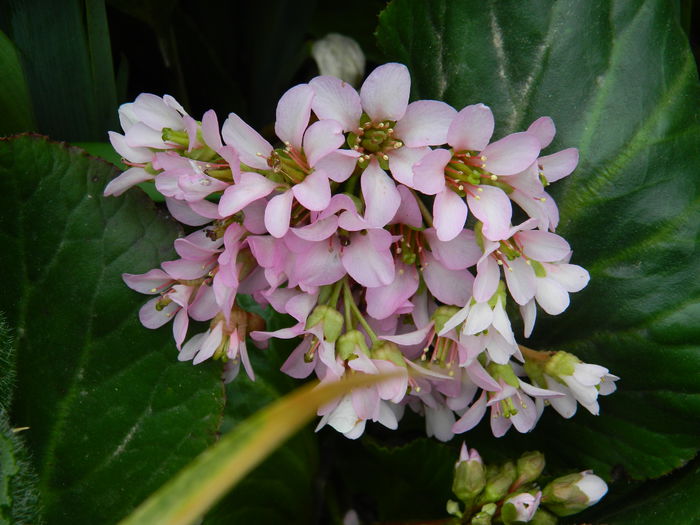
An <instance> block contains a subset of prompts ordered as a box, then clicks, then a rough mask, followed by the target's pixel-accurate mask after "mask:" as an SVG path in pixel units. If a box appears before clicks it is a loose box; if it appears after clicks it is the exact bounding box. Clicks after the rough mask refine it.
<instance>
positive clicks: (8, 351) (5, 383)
mask: <svg viewBox="0 0 700 525" xmlns="http://www.w3.org/2000/svg"><path fill="white" fill-rule="evenodd" d="M14 386H15V351H14V339H13V338H12V334H11V333H10V329H9V327H8V326H7V322H6V321H5V315H4V314H3V313H2V312H0V411H3V410H4V411H8V410H9V409H10V403H11V402H12V390H13V388H14Z"/></svg>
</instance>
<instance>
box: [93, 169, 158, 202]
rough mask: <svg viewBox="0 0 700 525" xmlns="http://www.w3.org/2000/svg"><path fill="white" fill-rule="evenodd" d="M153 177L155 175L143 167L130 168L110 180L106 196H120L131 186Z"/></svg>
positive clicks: (105, 192) (106, 188)
mask: <svg viewBox="0 0 700 525" xmlns="http://www.w3.org/2000/svg"><path fill="white" fill-rule="evenodd" d="M153 179H155V177H154V176H153V175H151V174H150V173H148V172H147V171H146V170H144V169H143V168H129V169H128V170H126V171H125V172H124V173H122V174H121V175H118V176H117V177H116V178H114V179H112V180H111V181H109V184H107V186H106V187H105V191H104V196H105V197H109V196H113V197H119V195H121V194H122V193H124V192H125V191H126V190H128V189H129V188H132V187H133V186H136V185H137V184H140V183H142V182H145V181H147V180H153Z"/></svg>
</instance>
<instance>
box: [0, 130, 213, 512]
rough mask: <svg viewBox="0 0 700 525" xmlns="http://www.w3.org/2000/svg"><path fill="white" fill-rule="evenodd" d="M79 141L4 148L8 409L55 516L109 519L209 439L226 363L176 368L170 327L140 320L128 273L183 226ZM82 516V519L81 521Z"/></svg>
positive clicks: (2, 261)
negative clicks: (11, 380) (10, 346)
mask: <svg viewBox="0 0 700 525" xmlns="http://www.w3.org/2000/svg"><path fill="white" fill-rule="evenodd" d="M117 173H118V172H117V171H116V170H115V169H114V168H113V167H112V166H110V165H109V164H107V163H105V162H103V161H101V160H98V159H94V158H90V157H88V156H87V155H86V154H85V153H84V152H82V151H81V150H79V149H77V148H71V147H68V146H65V145H61V144H54V143H50V142H48V141H47V140H45V139H43V138H40V137H33V136H23V137H18V138H15V139H10V140H4V141H2V142H0V243H2V246H3V250H2V253H1V255H0V269H1V271H2V273H3V275H4V276H5V279H6V280H7V282H6V284H5V285H4V286H3V293H2V294H0V310H4V311H6V312H7V317H8V321H9V323H10V325H11V326H14V327H16V334H17V346H16V351H17V379H16V384H17V386H16V392H15V396H14V401H13V410H12V413H11V418H12V422H13V424H14V425H16V426H27V427H30V428H29V430H27V431H25V432H24V436H25V438H26V440H27V444H28V446H29V448H30V450H31V452H32V456H33V458H32V459H33V461H34V464H35V467H36V470H37V473H38V476H39V480H40V484H39V488H40V490H41V493H42V497H43V499H44V506H45V510H46V517H47V519H48V521H50V522H51V523H78V522H80V523H106V522H109V523H113V522H114V521H115V520H116V519H118V518H119V517H120V516H123V515H124V514H126V513H127V512H129V511H130V510H131V508H133V507H134V506H135V505H136V504H138V503H139V502H140V501H141V500H142V499H143V498H144V497H145V496H147V495H148V494H149V493H151V492H152V491H153V490H155V489H156V488H157V487H159V486H160V485H161V484H162V483H163V482H164V481H165V480H167V479H168V478H169V477H170V475H171V474H173V473H174V472H176V471H177V470H178V469H179V468H180V467H181V466H182V465H183V464H185V463H187V462H188V461H189V460H190V459H191V458H192V457H194V456H195V455H196V454H197V453H199V452H200V451H201V450H202V449H204V448H205V447H206V446H207V445H208V444H209V443H211V442H212V441H213V440H214V437H215V432H216V430H217V428H218V425H219V422H220V418H221V413H222V406H223V389H222V387H221V383H220V380H219V373H220V371H219V368H218V367H217V366H215V365H213V364H207V365H204V366H200V367H195V368H193V367H191V366H190V365H188V364H182V363H178V362H177V360H176V350H175V348H174V346H173V343H172V341H171V336H170V334H169V331H170V330H169V328H167V327H166V328H163V329H161V330H159V331H150V330H147V329H145V328H143V327H142V326H141V325H140V323H139V322H138V319H137V311H138V308H139V306H140V305H141V304H142V303H143V302H144V297H143V296H140V295H139V294H136V293H134V292H132V291H130V290H128V289H127V288H126V287H125V286H124V284H123V283H122V281H121V277H120V274H121V273H122V272H124V271H128V272H132V273H138V272H143V271H146V270H148V269H150V268H152V267H155V266H157V265H158V264H159V262H160V261H162V260H164V259H166V258H167V257H168V256H170V255H171V249H172V248H171V246H172V240H173V238H174V237H175V236H176V235H177V233H178V231H177V229H176V227H175V226H174V224H173V223H172V222H170V221H168V220H166V219H164V218H163V217H162V216H160V215H159V213H158V212H157V211H156V209H155V207H154V205H153V204H152V203H151V202H150V201H149V200H148V199H147V198H146V197H145V196H144V195H143V194H141V193H140V192H138V190H136V191H132V192H129V194H127V195H125V196H123V197H121V198H119V199H114V198H103V197H102V191H103V188H104V186H105V184H106V183H107V181H108V180H109V179H110V178H111V177H113V176H115V175H116V174H117ZM76 520H79V521H76Z"/></svg>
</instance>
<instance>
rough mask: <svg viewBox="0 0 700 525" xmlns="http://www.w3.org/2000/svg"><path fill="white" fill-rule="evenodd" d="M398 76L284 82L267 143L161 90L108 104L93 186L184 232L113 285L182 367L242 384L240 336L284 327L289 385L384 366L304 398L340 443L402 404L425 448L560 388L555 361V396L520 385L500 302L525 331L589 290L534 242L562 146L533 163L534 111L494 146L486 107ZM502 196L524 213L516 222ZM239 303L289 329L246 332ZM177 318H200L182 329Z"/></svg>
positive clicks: (545, 219) (546, 219) (560, 257)
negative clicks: (105, 159) (111, 169)
mask: <svg viewBox="0 0 700 525" xmlns="http://www.w3.org/2000/svg"><path fill="white" fill-rule="evenodd" d="M410 84H411V79H410V76H409V72H408V70H407V68H406V67H405V66H403V65H401V64H395V63H391V64H386V65H383V66H381V67H379V68H377V69H375V70H374V71H373V72H372V73H371V74H370V75H369V76H368V78H367V79H366V80H365V82H364V84H363V85H362V87H361V89H360V91H359V93H358V92H357V91H356V90H355V89H354V88H352V87H351V86H350V85H348V84H346V83H344V82H343V81H341V80H339V79H337V78H335V77H329V76H320V77H316V78H314V79H312V80H311V81H310V82H309V83H308V84H301V85H298V86H295V87H293V88H291V89H290V90H289V91H287V92H286V93H285V94H284V95H283V96H282V98H281V100H280V101H279V104H278V106H277V113H276V122H275V128H274V129H275V133H276V135H277V138H278V139H279V142H277V141H275V142H274V143H271V142H269V141H268V140H267V139H265V138H264V137H262V136H261V135H260V134H259V133H257V132H256V131H255V130H254V129H253V128H251V127H250V126H249V125H248V124H246V123H245V122H244V121H243V120H242V119H241V118H240V117H239V116H238V115H236V114H233V113H232V114H230V115H229V116H228V118H227V119H226V120H225V121H224V123H223V126H221V128H220V127H219V123H218V120H217V116H216V114H215V113H214V112H213V111H208V112H207V113H205V114H204V116H203V118H202V120H201V121H197V120H195V119H194V118H192V117H191V116H190V115H188V114H187V113H186V112H185V110H184V109H183V108H182V107H181V106H180V105H179V104H178V103H177V102H176V101H175V100H174V99H173V98H172V97H169V96H165V97H163V98H160V97H157V96H155V95H151V94H142V95H139V97H137V98H136V100H135V101H134V102H133V103H129V104H124V105H123V106H122V107H121V108H120V111H119V116H120V119H121V123H122V127H123V129H124V134H123V135H121V134H118V133H113V132H111V133H110V138H111V141H112V144H113V146H114V147H115V149H116V150H117V151H118V152H119V154H121V155H122V157H123V158H124V159H125V162H126V163H127V164H129V165H130V166H131V167H130V169H128V170H127V171H125V172H124V173H123V174H121V175H120V176H119V177H117V178H115V179H114V180H113V181H111V182H110V184H109V185H108V186H107V188H106V190H105V194H106V195H119V194H121V193H122V192H124V191H125V190H127V189H128V188H130V187H132V186H134V185H136V184H138V183H141V182H144V181H153V182H154V183H155V187H156V189H157V190H158V191H159V192H160V193H162V194H163V195H164V196H165V200H166V203H167V206H168V209H169V210H170V212H171V214H172V215H173V216H174V217H175V218H176V219H177V220H179V221H180V222H182V223H184V224H185V225H188V226H192V227H195V228H199V229H195V230H194V231H193V232H192V233H190V234H189V235H187V236H186V237H183V238H181V239H177V240H176V241H175V250H176V252H177V254H178V256H179V258H178V259H176V260H173V261H166V262H163V263H162V265H161V268H158V269H154V270H151V271H149V272H147V273H145V274H142V275H130V274H125V275H124V280H125V281H126V283H127V285H128V286H130V287H131V288H133V289H134V290H136V291H138V292H141V293H146V294H151V295H153V296H154V297H153V299H151V300H150V301H149V302H147V303H146V304H145V305H144V306H143V308H142V309H141V312H140V318H141V321H142V323H143V324H144V325H145V326H147V327H149V328H157V327H160V326H162V325H164V324H165V323H167V322H168V321H170V320H172V321H173V333H174V338H175V343H176V345H177V348H178V349H179V351H180V354H179V356H180V359H181V360H192V361H193V363H194V364H197V363H200V362H202V361H204V360H206V359H210V358H215V359H221V360H223V361H224V362H225V363H226V377H227V379H228V380H230V379H232V378H233V377H234V376H235V374H236V373H237V371H238V368H239V364H240V363H241V362H242V363H243V366H244V368H245V369H246V371H247V373H248V375H249V376H250V377H251V378H253V377H254V376H253V370H252V368H251V366H250V361H249V359H248V349H247V347H246V337H247V336H250V337H251V338H252V339H253V341H255V342H256V343H257V344H258V345H265V344H266V342H267V340H268V339H270V338H280V339H287V338H300V343H299V345H298V346H297V347H296V349H295V350H294V351H293V352H292V353H291V355H290V356H289V358H288V359H287V361H286V363H285V364H284V366H283V367H282V370H283V371H284V372H286V373H287V374H289V375H291V376H293V377H297V378H305V377H308V376H309V375H311V374H315V375H316V376H317V377H318V378H319V379H320V380H321V382H327V381H337V380H341V379H342V378H343V377H346V376H348V375H352V374H378V373H382V372H387V371H395V372H397V373H398V378H396V379H393V380H389V381H385V382H384V383H381V384H379V385H378V386H374V387H367V388H363V389H358V390H355V391H353V392H352V393H351V394H348V395H347V396H345V397H344V398H342V399H340V400H338V401H337V402H335V403H332V404H331V405H328V406H325V407H322V409H321V410H320V411H319V415H321V416H322V419H321V422H320V425H319V427H321V426H323V425H326V424H327V425H330V426H332V427H334V428H335V429H336V430H338V431H340V432H342V433H343V434H345V435H346V436H348V437H351V438H354V437H357V436H359V435H361V434H362V432H363V431H364V428H365V424H366V422H367V421H378V422H380V423H381V424H383V425H384V426H386V427H389V428H396V426H397V424H398V420H399V419H400V418H401V416H402V414H403V410H404V408H405V407H406V406H409V407H410V408H411V409H413V410H415V411H417V412H419V413H423V414H425V418H426V425H427V431H428V434H430V435H435V436H436V437H438V438H439V439H442V440H447V439H450V438H451V437H452V436H453V434H454V433H459V432H464V431H466V430H468V429H470V428H472V427H474V426H475V425H476V424H477V423H478V422H479V420H481V418H482V417H483V416H484V414H485V413H486V410H487V408H488V409H490V418H491V426H492V429H493V432H494V434H495V435H496V436H501V435H503V434H504V433H505V432H506V431H507V430H508V429H509V428H510V427H511V425H512V426H515V428H516V429H517V430H518V431H520V432H527V431H529V430H531V429H532V428H533V427H534V425H535V423H536V421H537V419H538V418H539V417H540V415H541V413H542V410H543V408H544V402H543V401H544V400H546V399H554V398H562V397H566V398H570V399H572V400H574V399H575V397H576V393H575V392H574V391H572V390H570V388H569V386H567V383H566V382H565V381H563V380H561V379H560V378H559V377H557V376H556V374H555V372H551V371H550V372H549V375H548V376H547V377H548V379H547V380H549V381H554V382H556V388H555V389H553V388H549V387H548V384H547V383H546V380H545V379H543V376H542V375H541V374H540V375H538V374H534V376H535V377H531V378H530V382H526V381H525V380H523V379H522V378H527V376H528V374H529V372H528V371H527V370H528V367H527V366H525V367H523V366H521V365H522V364H523V363H525V365H527V356H523V353H522V352H521V350H520V347H519V345H518V344H517V343H516V339H515V336H514V333H513V330H512V328H511V322H510V319H509V317H508V315H507V314H506V306H507V304H508V303H514V304H516V305H518V306H519V308H520V312H521V314H522V317H523V319H524V324H525V334H524V335H525V337H528V336H529V335H530V333H531V332H532V329H533V326H534V323H535V316H536V312H537V305H539V306H540V307H541V308H542V309H543V310H544V311H545V312H547V313H548V314H551V315H556V314H559V313H561V312H562V311H564V310H565V309H566V308H567V306H568V304H569V294H570V293H572V292H576V291H579V290H581V289H582V288H583V287H584V286H586V284H587V282H588V273H587V272H586V270H584V269H583V268H581V267H580V266H577V265H574V264H570V263H569V259H570V257H571V253H572V252H571V249H570V247H569V244H568V243H567V242H566V241H565V240H564V239H563V238H561V237H560V236H558V235H556V234H555V233H552V232H553V231H554V229H555V228H556V226H557V223H558V220H559V217H558V212H557V206H556V204H555V203H554V201H553V200H552V198H551V197H550V196H549V195H548V194H547V192H546V186H547V185H548V184H549V183H551V182H554V181H556V180H559V179H561V178H563V177H566V176H567V175H569V174H570V173H571V172H572V171H573V170H574V168H575V167H576V164H577V162H578V152H577V150H576V149H574V148H569V149H565V150H563V151H559V152H556V153H553V154H550V155H542V153H541V151H542V150H543V149H544V148H546V147H547V146H548V145H549V144H550V142H551V141H552V138H553V137H554V133H555V129H554V124H553V122H552V120H551V119H550V118H548V117H542V118H540V119H538V120H536V121H535V122H534V123H533V124H532V125H531V126H530V127H529V128H528V129H527V131H524V132H520V133H513V134H511V135H508V136H506V137H504V138H501V139H499V140H495V141H492V134H493V131H494V118H493V115H492V113H491V110H490V109H489V108H488V107H486V106H484V105H483V104H475V105H471V106H467V107H465V108H464V109H462V110H461V111H457V110H455V109H454V108H452V107H450V106H449V105H448V104H445V103H444V102H439V101H435V100H419V101H415V102H411V103H409V92H410ZM513 203H515V204H516V205H517V207H518V208H520V210H521V211H522V212H524V214H523V215H527V216H529V218H528V219H527V220H525V221H524V222H521V223H519V224H515V225H514V224H512V221H513ZM238 294H251V295H252V296H253V297H254V298H255V300H256V301H258V302H259V303H262V304H268V305H270V306H271V307H272V308H273V309H274V310H275V311H277V312H280V313H283V314H289V315H290V316H292V317H293V318H294V319H295V320H296V324H295V325H294V326H292V327H289V328H284V329H281V330H277V331H274V332H267V331H263V330H260V329H259V328H260V327H259V326H256V324H257V323H256V320H255V319H254V318H253V316H251V315H250V314H247V313H246V312H244V311H243V310H242V309H241V308H240V307H239V306H237V304H236V296H237V295H238ZM190 319H193V320H195V321H208V322H209V324H210V326H209V329H208V330H206V331H205V332H203V333H198V334H195V335H192V336H190V337H189V339H188V325H189V320H190ZM601 368H602V367H601ZM603 370H605V369H603ZM552 374H554V376H552ZM605 374H607V370H605V372H604V373H603V374H599V376H597V377H599V379H601V380H602V378H603V377H604V376H605ZM605 377H608V379H610V378H614V376H610V375H607V376H605ZM615 379H616V378H615ZM613 380H614V379H613ZM531 383H536V385H533V384H531ZM589 386H590V385H589ZM607 391H611V389H609V388H608V389H607V390H606V392H607ZM586 393H587V394H588V395H589V397H588V398H586V403H587V405H586V406H587V407H593V406H594V404H595V399H590V394H591V392H590V388H589V390H587V391H586ZM594 397H595V396H594ZM574 404H575V401H574ZM559 405H561V403H560V404H559ZM565 405H566V407H567V415H568V416H570V415H572V413H571V407H570V404H568V403H567V404H565ZM555 406H556V405H555ZM595 407H596V409H597V404H595Z"/></svg>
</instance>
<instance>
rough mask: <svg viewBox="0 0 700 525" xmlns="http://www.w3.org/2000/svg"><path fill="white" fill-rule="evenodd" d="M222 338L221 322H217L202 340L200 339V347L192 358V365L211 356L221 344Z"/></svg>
mask: <svg viewBox="0 0 700 525" xmlns="http://www.w3.org/2000/svg"><path fill="white" fill-rule="evenodd" d="M222 338H223V323H217V324H216V326H215V327H214V328H212V330H211V331H210V332H209V335H207V336H206V338H205V339H204V341H202V347H201V348H200V350H199V353H198V354H197V355H196V356H195V358H194V359H193V360H192V364H193V365H198V364H199V363H201V362H203V361H206V360H207V359H209V358H210V357H211V356H213V355H214V352H216V349H217V348H218V347H219V345H220V344H221V340H222Z"/></svg>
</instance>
